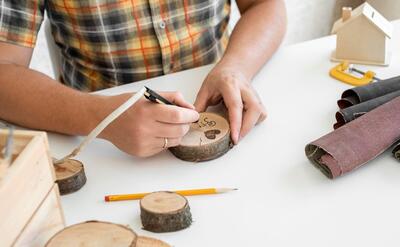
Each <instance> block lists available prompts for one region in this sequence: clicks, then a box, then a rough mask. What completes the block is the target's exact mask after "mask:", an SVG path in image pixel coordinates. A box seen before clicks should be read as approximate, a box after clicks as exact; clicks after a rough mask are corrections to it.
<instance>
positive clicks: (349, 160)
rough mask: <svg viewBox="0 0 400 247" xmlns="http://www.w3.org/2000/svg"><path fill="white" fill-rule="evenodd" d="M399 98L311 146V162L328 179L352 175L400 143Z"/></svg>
mask: <svg viewBox="0 0 400 247" xmlns="http://www.w3.org/2000/svg"><path fill="white" fill-rule="evenodd" d="M399 126H400V97H397V98H395V99H393V100H391V101H389V102H388V103H386V104H384V105H382V106H379V107H378V108H375V109H374V110H372V111H371V112H369V113H367V114H365V115H363V116H361V117H359V118H357V119H356V120H354V121H352V122H350V123H348V124H346V125H344V126H342V127H341V128H339V129H337V130H334V131H333V132H331V133H329V134H327V135H325V136H323V137H321V138H319V139H317V140H315V141H313V142H311V143H310V144H308V145H307V146H306V148H305V152H306V155H307V157H308V159H309V160H310V161H311V162H312V163H313V164H314V165H315V166H316V167H317V168H318V169H320V170H321V171H322V172H323V173H324V174H325V175H326V176H327V177H329V178H336V177H338V176H341V175H343V174H345V173H347V172H350V171H352V170H354V169H356V168H358V167H360V166H362V165H364V164H365V163H367V162H368V161H370V160H372V159H374V158H375V157H377V156H378V155H379V154H381V153H382V152H384V151H385V150H386V149H388V148H389V147H390V146H391V145H392V144H393V143H395V142H396V141H397V140H399V139H400V128H399Z"/></svg>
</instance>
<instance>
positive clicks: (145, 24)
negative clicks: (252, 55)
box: [0, 0, 230, 91]
mask: <svg viewBox="0 0 400 247" xmlns="http://www.w3.org/2000/svg"><path fill="white" fill-rule="evenodd" d="M45 11H46V12H47V14H48V17H49V20H50V23H51V30H52V34H53V37H54V40H55V42H56V44H57V45H58V47H59V48H60V50H61V54H62V56H61V76H62V81H63V83H64V84H66V85H68V86H71V87H73V88H76V89H79V90H83V91H94V90H99V89H104V88H108V87H112V86H117V85H120V84H125V83H130V82H133V81H138V80H143V79H146V78H150V77H155V76H160V75H163V74H168V73H172V72H176V71H181V70H185V69H189V68H193V67H196V66H201V65H206V64H210V63H214V62H216V61H217V60H218V59H219V58H220V57H221V55H222V53H223V51H224V48H225V47H226V45H227V42H228V32H227V24H228V21H229V11H230V1H229V0H0V41H5V42H9V43H13V44H17V45H21V46H26V47H34V45H35V42H36V36H37V32H38V30H39V28H40V25H41V23H42V21H43V16H44V12H45Z"/></svg>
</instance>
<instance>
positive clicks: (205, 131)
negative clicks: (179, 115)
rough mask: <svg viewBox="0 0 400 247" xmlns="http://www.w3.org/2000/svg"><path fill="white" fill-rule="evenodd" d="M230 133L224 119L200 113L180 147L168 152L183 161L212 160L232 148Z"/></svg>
mask: <svg viewBox="0 0 400 247" xmlns="http://www.w3.org/2000/svg"><path fill="white" fill-rule="evenodd" d="M230 133H231V132H230V128H229V123H228V121H227V120H226V119H225V118H223V117H222V116H220V115H218V114H215V113H211V112H203V113H200V118H199V121H198V122H197V123H193V124H191V126H190V130H189V132H188V133H187V134H186V135H185V136H184V137H183V139H182V142H181V145H180V146H177V147H171V148H169V150H170V151H171V153H172V154H174V155H175V156H176V157H177V158H179V159H181V160H185V161H192V162H199V161H206V160H212V159H215V158H218V157H220V156H221V155H223V154H225V153H226V152H228V151H229V149H231V148H232V146H233V145H232V142H231V138H230Z"/></svg>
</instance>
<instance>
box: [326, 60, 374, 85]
mask: <svg viewBox="0 0 400 247" xmlns="http://www.w3.org/2000/svg"><path fill="white" fill-rule="evenodd" d="M352 72H356V73H358V74H361V75H362V77H357V76H354V75H352V74H351V73H352ZM329 75H330V76H332V77H333V78H335V79H337V80H339V81H342V82H344V83H347V84H350V85H353V86H363V85H367V84H369V83H371V82H373V81H380V79H379V78H376V77H375V75H376V74H375V72H373V71H370V70H368V71H367V72H364V71H361V70H358V69H356V68H354V67H353V65H352V64H349V63H348V62H347V61H344V62H342V63H340V64H338V65H336V66H335V67H334V68H332V69H331V70H330V71H329Z"/></svg>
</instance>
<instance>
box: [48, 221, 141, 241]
mask: <svg viewBox="0 0 400 247" xmlns="http://www.w3.org/2000/svg"><path fill="white" fill-rule="evenodd" d="M137 239H138V236H137V234H136V233H135V232H134V231H132V230H131V229H130V228H128V227H125V226H123V225H118V224H113V223H109V222H102V221H87V222H83V223H79V224H76V225H72V226H69V227H67V228H64V229H63V230H61V231H60V232H58V233H57V234H56V235H54V236H53V237H52V238H51V239H50V240H49V241H48V242H47V244H46V247H64V246H65V247H70V246H85V247H108V246H115V247H128V246H133V247H134V246H136V242H137Z"/></svg>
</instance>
